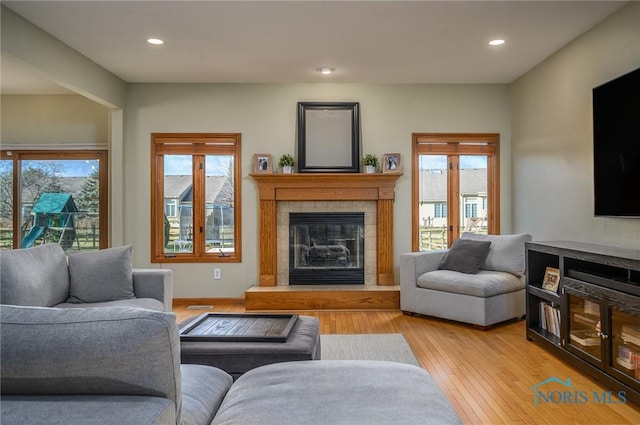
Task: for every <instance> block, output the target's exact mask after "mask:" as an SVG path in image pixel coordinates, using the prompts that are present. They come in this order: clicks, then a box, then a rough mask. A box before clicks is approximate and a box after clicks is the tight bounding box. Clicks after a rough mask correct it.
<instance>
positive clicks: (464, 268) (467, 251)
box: [438, 239, 491, 274]
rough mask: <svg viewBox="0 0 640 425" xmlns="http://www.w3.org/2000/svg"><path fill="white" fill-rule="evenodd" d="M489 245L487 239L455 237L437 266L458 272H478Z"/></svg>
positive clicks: (487, 252)
mask: <svg viewBox="0 0 640 425" xmlns="http://www.w3.org/2000/svg"><path fill="white" fill-rule="evenodd" d="M490 247H491V242H489V241H474V240H471V239H457V240H456V241H455V242H454V243H453V245H451V248H450V249H448V250H447V253H446V254H445V255H444V258H443V259H442V261H441V262H440V266H439V267H438V268H439V269H441V270H452V271H456V272H460V273H469V274H475V273H478V270H480V266H482V265H484V261H485V259H486V258H487V254H489V248H490Z"/></svg>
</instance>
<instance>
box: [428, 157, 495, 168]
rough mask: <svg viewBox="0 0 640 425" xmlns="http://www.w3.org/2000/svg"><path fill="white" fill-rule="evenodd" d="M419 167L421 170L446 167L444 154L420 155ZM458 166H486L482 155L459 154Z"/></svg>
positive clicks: (485, 159) (485, 160)
mask: <svg viewBox="0 0 640 425" xmlns="http://www.w3.org/2000/svg"><path fill="white" fill-rule="evenodd" d="M420 168H421V169H423V170H442V169H445V168H447V156H446V155H420ZM460 168H461V169H468V168H487V157H486V156H484V155H460Z"/></svg>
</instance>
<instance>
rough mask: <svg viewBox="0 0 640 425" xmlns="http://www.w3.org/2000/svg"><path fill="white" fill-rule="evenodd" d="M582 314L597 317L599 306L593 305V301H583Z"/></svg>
mask: <svg viewBox="0 0 640 425" xmlns="http://www.w3.org/2000/svg"><path fill="white" fill-rule="evenodd" d="M584 312H585V313H587V314H593V315H594V316H597V315H599V314H600V304H598V303H594V302H593V301H589V300H584Z"/></svg>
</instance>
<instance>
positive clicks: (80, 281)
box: [69, 245, 135, 303]
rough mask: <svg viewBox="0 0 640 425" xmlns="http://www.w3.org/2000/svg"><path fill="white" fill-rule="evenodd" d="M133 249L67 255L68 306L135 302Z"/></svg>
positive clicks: (125, 247)
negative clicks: (132, 300)
mask: <svg viewBox="0 0 640 425" xmlns="http://www.w3.org/2000/svg"><path fill="white" fill-rule="evenodd" d="M132 261H133V245H127V246H122V247H117V248H108V249H101V250H99V251H88V252H77V253H73V254H70V255H69V285H70V288H69V302H71V303H96V302H103V301H116V300H127V299H130V298H135V296H134V293H133V274H132V269H133V266H132Z"/></svg>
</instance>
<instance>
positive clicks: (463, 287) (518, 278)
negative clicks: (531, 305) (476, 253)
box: [400, 233, 531, 328]
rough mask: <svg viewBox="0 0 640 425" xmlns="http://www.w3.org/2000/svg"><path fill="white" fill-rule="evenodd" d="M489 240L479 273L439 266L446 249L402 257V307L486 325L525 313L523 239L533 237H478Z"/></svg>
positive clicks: (467, 235)
mask: <svg viewBox="0 0 640 425" xmlns="http://www.w3.org/2000/svg"><path fill="white" fill-rule="evenodd" d="M461 239H471V240H478V241H489V242H491V245H490V248H489V253H488V255H487V256H486V260H484V261H483V262H482V264H481V265H480V270H479V271H478V272H477V273H462V272H460V271H455V270H451V269H448V270H443V269H440V264H441V262H442V259H443V258H444V257H445V255H446V254H447V250H441V251H423V252H411V253H407V254H402V255H401V256H400V308H401V309H402V311H403V312H405V313H409V314H411V313H417V314H423V315H427V316H432V317H438V318H442V319H448V320H455V321H458V322H464V323H469V324H473V325H476V326H477V327H480V328H486V327H488V326H491V325H493V324H496V323H499V322H503V321H506V320H509V319H513V318H517V317H522V316H524V314H525V278H524V271H525V247H524V243H525V241H530V240H531V235H529V234H526V233H522V234H515V235H478V234H473V233H463V234H462V236H461Z"/></svg>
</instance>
